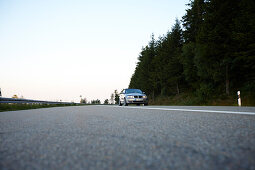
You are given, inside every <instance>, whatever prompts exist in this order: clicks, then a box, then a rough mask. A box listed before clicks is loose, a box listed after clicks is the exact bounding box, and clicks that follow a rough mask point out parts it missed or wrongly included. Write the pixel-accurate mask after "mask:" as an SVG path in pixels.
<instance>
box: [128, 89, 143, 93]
mask: <svg viewBox="0 0 255 170" xmlns="http://www.w3.org/2000/svg"><path fill="white" fill-rule="evenodd" d="M126 93H127V94H129V93H141V94H142V93H143V92H142V91H141V90H139V89H126Z"/></svg>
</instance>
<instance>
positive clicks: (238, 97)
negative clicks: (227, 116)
mask: <svg viewBox="0 0 255 170" xmlns="http://www.w3.org/2000/svg"><path fill="white" fill-rule="evenodd" d="M237 103H238V106H241V95H240V91H237Z"/></svg>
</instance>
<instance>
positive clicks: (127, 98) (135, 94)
mask: <svg viewBox="0 0 255 170" xmlns="http://www.w3.org/2000/svg"><path fill="white" fill-rule="evenodd" d="M128 104H136V105H140V104H144V106H147V105H148V98H147V96H146V95H145V93H144V92H142V91H141V90H140V89H124V90H122V91H121V93H120V100H119V106H122V105H124V106H128Z"/></svg>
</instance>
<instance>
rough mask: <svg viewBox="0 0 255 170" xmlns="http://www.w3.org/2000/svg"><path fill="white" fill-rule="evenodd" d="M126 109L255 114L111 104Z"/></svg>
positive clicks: (249, 113) (254, 113) (253, 113)
mask: <svg viewBox="0 0 255 170" xmlns="http://www.w3.org/2000/svg"><path fill="white" fill-rule="evenodd" d="M110 107H118V108H126V109H144V110H165V111H184V112H208V113H229V114H242V115H255V112H235V111H221V110H192V109H171V108H157V107H146V106H145V107H130V106H128V107H125V106H110Z"/></svg>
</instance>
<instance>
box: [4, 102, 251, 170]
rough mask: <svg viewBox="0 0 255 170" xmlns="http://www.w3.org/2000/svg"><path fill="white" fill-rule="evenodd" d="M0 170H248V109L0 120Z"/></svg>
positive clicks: (117, 110)
mask: <svg viewBox="0 0 255 170" xmlns="http://www.w3.org/2000/svg"><path fill="white" fill-rule="evenodd" d="M0 169H18V170H20V169H255V108H254V107H241V108H240V107H188V106H187V107H181V106H179V107H177V106H175V107H174V106H164V107H163V106H148V107H144V106H141V107H139V106H131V107H129V106H128V107H119V106H74V107H57V108H44V109H34V110H22V111H10V112H0Z"/></svg>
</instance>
